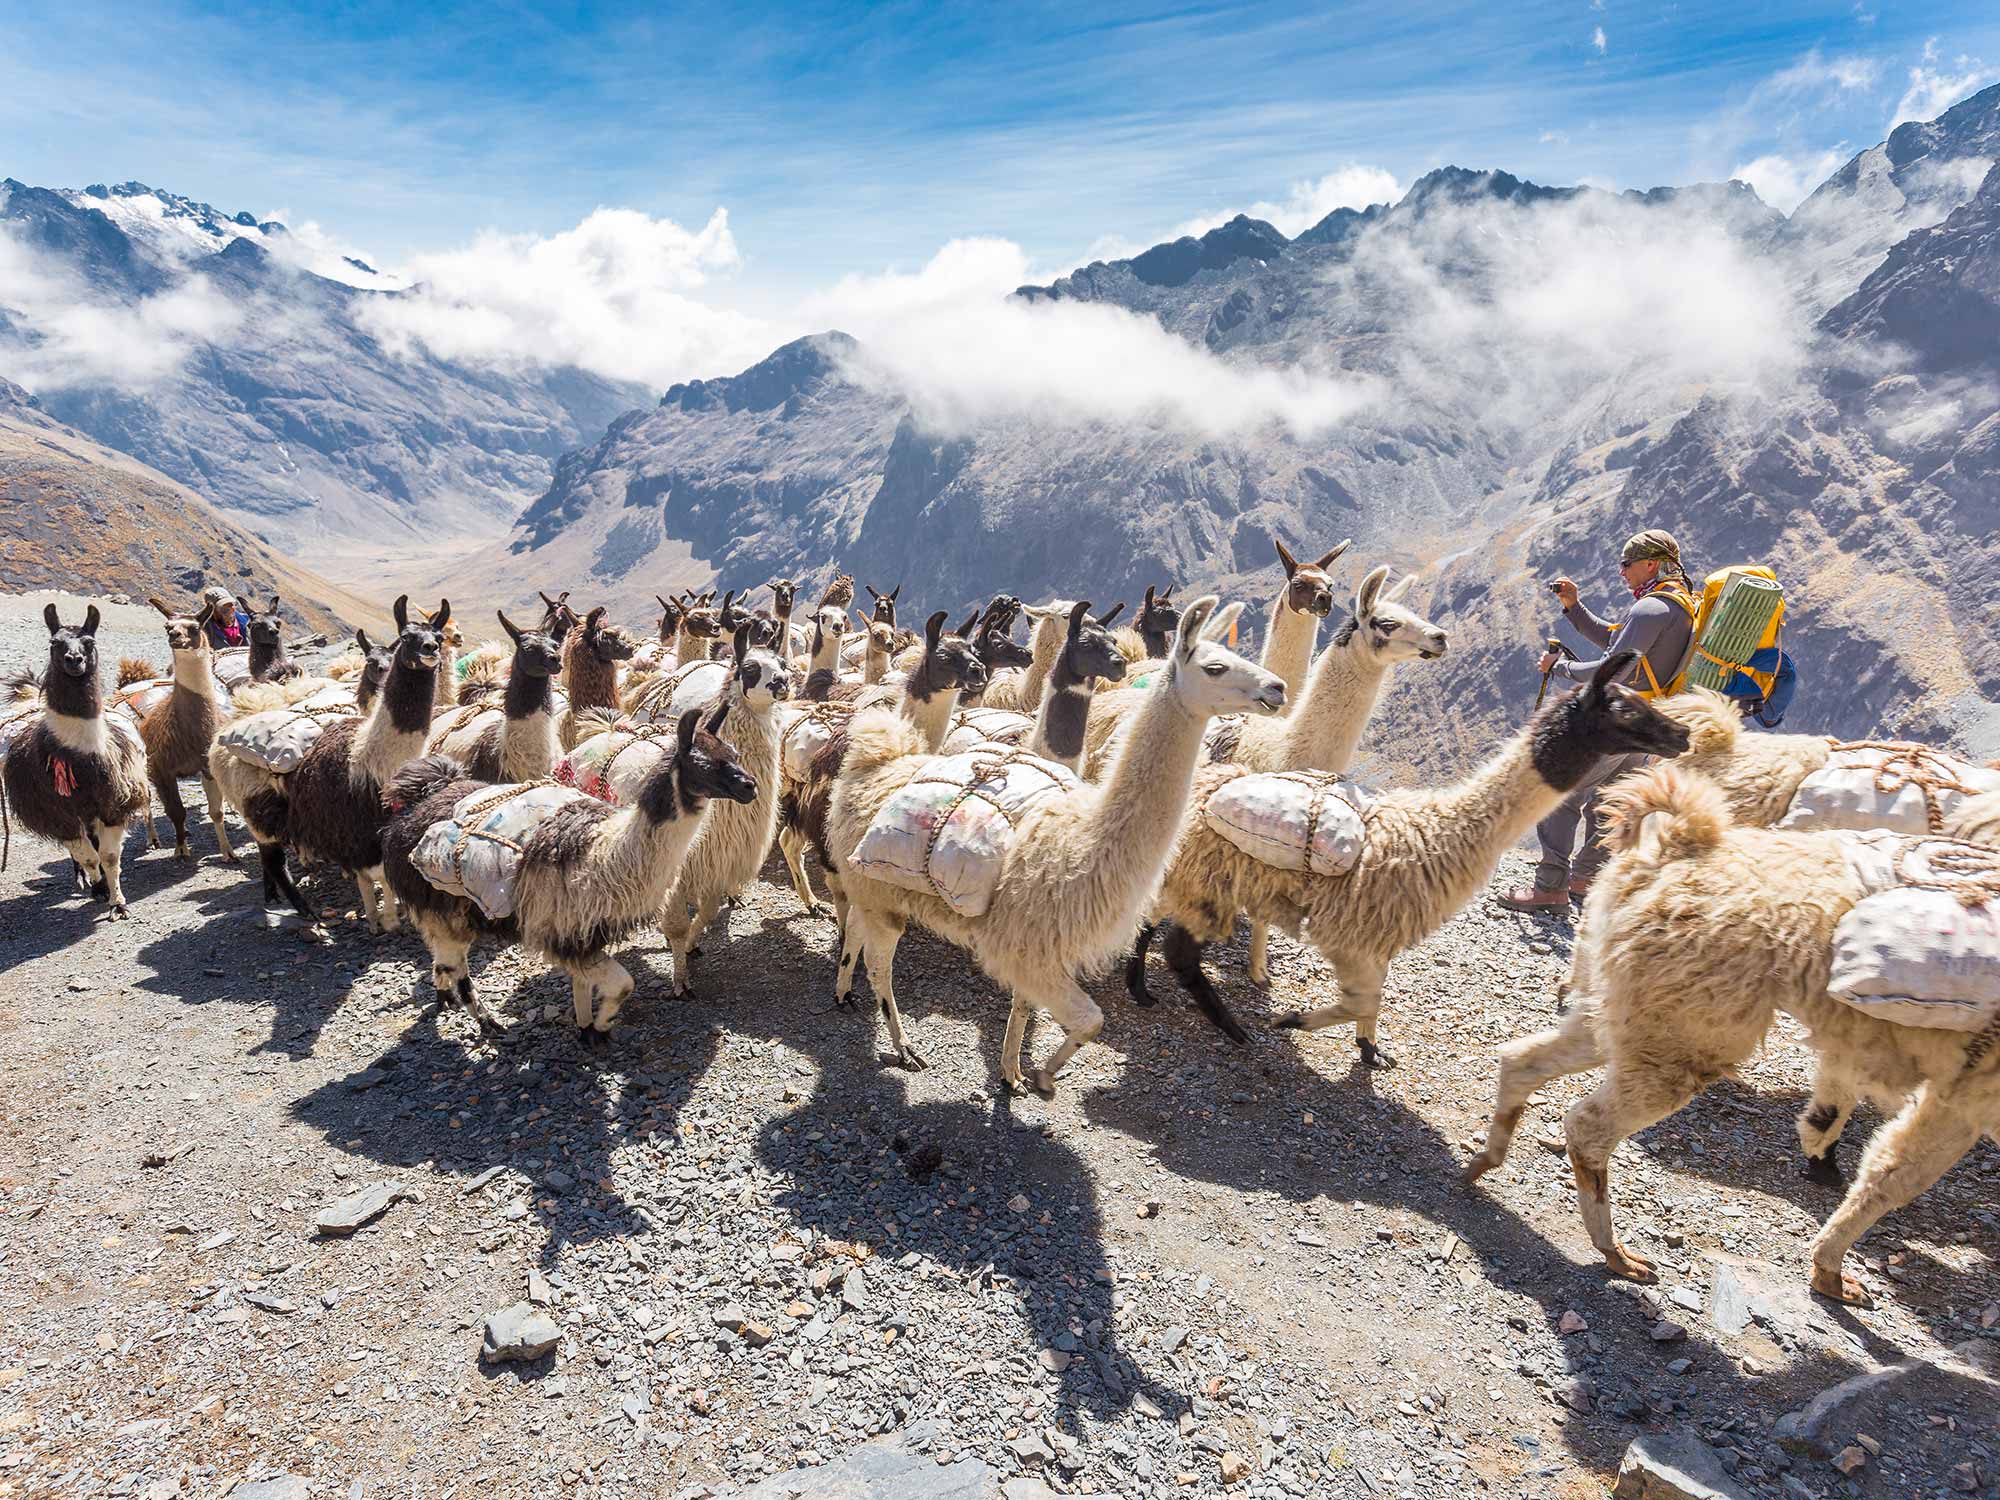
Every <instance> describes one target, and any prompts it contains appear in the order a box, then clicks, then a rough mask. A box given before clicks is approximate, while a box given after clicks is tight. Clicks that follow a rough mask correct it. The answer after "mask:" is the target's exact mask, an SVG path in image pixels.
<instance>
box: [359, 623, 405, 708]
mask: <svg viewBox="0 0 2000 1500" xmlns="http://www.w3.org/2000/svg"><path fill="white" fill-rule="evenodd" d="M354 644H355V645H357V646H359V647H360V648H361V670H360V671H359V672H358V673H357V674H356V675H355V679H354V706H355V707H356V708H358V709H360V710H361V711H362V712H363V713H364V714H365V713H367V712H368V710H369V709H370V708H372V707H374V705H375V700H376V698H378V697H380V696H381V693H382V684H383V683H385V682H387V681H388V680H389V669H390V668H391V667H393V666H395V664H396V643H395V641H393V640H390V641H384V642H383V643H382V644H381V645H379V646H378V645H376V644H375V643H374V642H372V641H370V640H369V639H368V632H367V631H365V630H360V629H357V630H356V631H355V632H354Z"/></svg>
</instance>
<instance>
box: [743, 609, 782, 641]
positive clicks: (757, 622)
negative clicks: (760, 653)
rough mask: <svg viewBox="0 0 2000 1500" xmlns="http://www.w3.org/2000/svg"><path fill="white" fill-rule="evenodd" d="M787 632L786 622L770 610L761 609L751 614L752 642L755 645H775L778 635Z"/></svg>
mask: <svg viewBox="0 0 2000 1500" xmlns="http://www.w3.org/2000/svg"><path fill="white" fill-rule="evenodd" d="M784 633H785V622H784V621H783V620H780V619H779V618H778V617H777V616H776V615H774V614H772V613H771V612H770V611H769V610H765V609H760V610H758V611H757V612H756V613H754V614H753V615H751V616H750V644H751V645H753V646H766V647H775V646H777V644H778V637H779V636H781V635H783V634H784Z"/></svg>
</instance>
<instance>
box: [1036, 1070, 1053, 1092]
mask: <svg viewBox="0 0 2000 1500" xmlns="http://www.w3.org/2000/svg"><path fill="white" fill-rule="evenodd" d="M1034 1087H1035V1092H1036V1093H1037V1094H1040V1095H1041V1096H1042V1097H1043V1098H1044V1099H1053V1098H1055V1096H1056V1077H1055V1074H1053V1073H1051V1072H1050V1071H1049V1070H1048V1069H1047V1068H1037V1069H1035V1079H1034Z"/></svg>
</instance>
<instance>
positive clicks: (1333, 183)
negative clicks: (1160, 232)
mask: <svg viewBox="0 0 2000 1500" xmlns="http://www.w3.org/2000/svg"><path fill="white" fill-rule="evenodd" d="M1402 196H1403V189H1402V185H1401V184H1399V183H1398V182H1397V181H1396V177H1395V174H1394V173H1392V172H1386V171H1384V170H1383V169H1382V168H1380V167H1368V166H1362V165H1360V164H1358V163H1354V162H1350V163H1348V164H1347V165H1346V166H1344V167H1340V168H1337V169H1336V170H1334V171H1331V172H1329V173H1327V174H1326V176H1324V177H1322V178H1320V179H1319V180H1318V181H1317V182H1295V183H1293V184H1292V190H1291V192H1290V193H1289V194H1287V195H1286V198H1285V201H1284V202H1283V203H1262V202H1259V203H1253V204H1251V205H1250V206H1249V207H1248V208H1242V209H1235V208H1231V209H1222V210H1219V211H1217V212H1215V213H1205V214H1196V215H1195V216H1194V217H1193V218H1191V219H1187V220H1185V221H1183V222H1182V223H1180V224H1177V225H1175V226H1174V227H1173V228H1172V229H1170V230H1168V231H1167V238H1168V239H1179V238H1180V237H1181V236H1182V235H1188V234H1192V235H1203V234H1207V233H1208V231H1209V230H1211V229H1213V228H1215V227H1216V226H1217V225H1218V224H1227V223H1228V222H1229V221H1230V220H1231V219H1233V218H1235V217H1236V216H1237V214H1239V213H1244V214H1248V215H1249V216H1250V217H1251V218H1253V219H1262V220H1264V221H1265V222H1266V223H1267V224H1270V225H1272V226H1274V227H1275V228H1276V229H1277V230H1278V232H1279V233H1281V234H1283V235H1285V236H1286V237H1287V238H1290V237H1292V236H1296V235H1299V234H1303V233H1304V232H1305V231H1306V230H1308V229H1310V228H1312V227H1313V225H1315V224H1317V223H1318V222H1319V221H1320V220H1321V219H1324V218H1325V217H1326V216H1327V215H1328V214H1330V213H1332V212H1333V211H1334V210H1335V209H1336V208H1366V207H1368V205H1369V204H1371V203H1393V202H1395V201H1396V200H1397V199H1398V198H1400V197H1402Z"/></svg>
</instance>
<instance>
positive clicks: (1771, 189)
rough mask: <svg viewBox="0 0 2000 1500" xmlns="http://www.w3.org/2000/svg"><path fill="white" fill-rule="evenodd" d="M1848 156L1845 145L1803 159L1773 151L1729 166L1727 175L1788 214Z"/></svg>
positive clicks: (1805, 156)
mask: <svg viewBox="0 0 2000 1500" xmlns="http://www.w3.org/2000/svg"><path fill="white" fill-rule="evenodd" d="M1849 154H1850V153H1849V152H1848V151H1847V149H1846V148H1845V147H1844V146H1835V147H1832V148H1830V149H1828V150H1825V151H1815V152H1807V153H1806V154H1804V155H1802V156H1786V155H1785V154H1783V153H1782V152H1777V151H1773V152H1769V153H1767V154H1765V155H1763V156H1759V157H1756V158H1755V159H1753V160H1751V161H1746V162H1741V163H1739V164H1738V165H1736V166H1734V167H1731V168H1730V169H1729V175H1730V176H1731V177H1733V178H1735V179H1736V180H1737V181H1739V182H1747V183H1749V184H1750V186H1751V187H1752V188H1754V189H1755V190H1756V193H1757V196H1758V197H1759V198H1762V199H1763V200H1764V201H1765V202H1766V203H1768V204H1770V205H1771V207H1773V208H1775V209H1777V210H1778V211H1779V212H1780V213H1787V214H1788V213H1790V212H1791V211H1792V210H1793V209H1795V208H1797V207H1798V206H1799V205H1800V204H1801V203H1803V202H1804V201H1805V200H1806V199H1807V198H1808V197H1809V196H1811V194H1812V191H1813V189H1814V188H1816V187H1818V186H1819V185H1820V184H1821V183H1822V182H1824V181H1826V179H1827V178H1829V177H1831V176H1832V175H1833V174H1834V173H1835V172H1836V171H1838V170H1839V169H1840V166H1841V164H1842V163H1844V162H1845V161H1846V160H1847V158H1848V156H1849Z"/></svg>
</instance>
